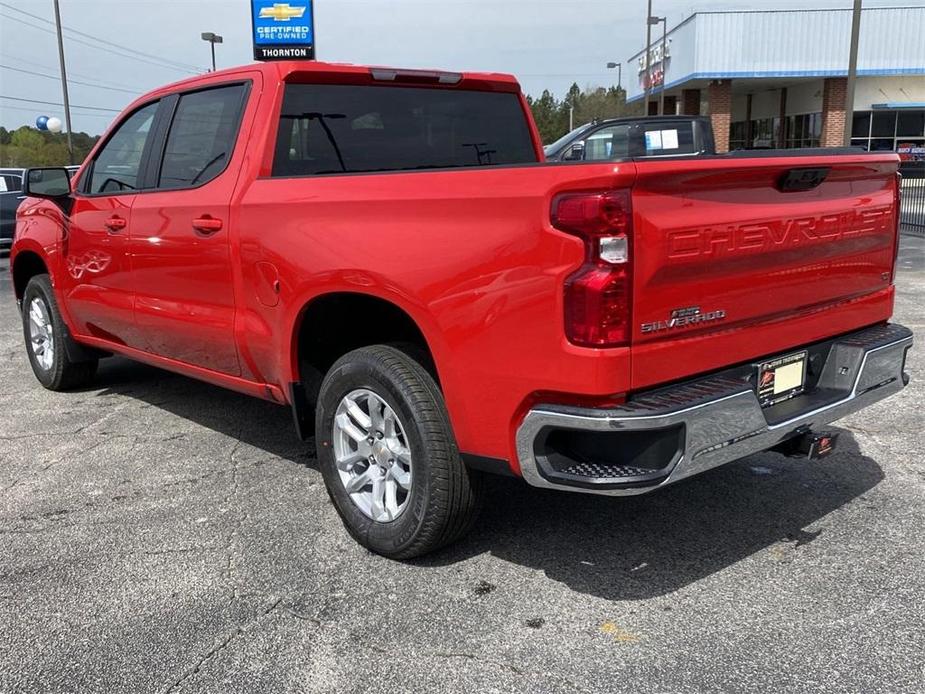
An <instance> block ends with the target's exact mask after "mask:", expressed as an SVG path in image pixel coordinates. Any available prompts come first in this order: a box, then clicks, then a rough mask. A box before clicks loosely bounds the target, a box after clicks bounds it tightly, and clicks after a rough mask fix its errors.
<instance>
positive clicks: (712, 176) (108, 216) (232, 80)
mask: <svg viewBox="0 0 925 694" xmlns="http://www.w3.org/2000/svg"><path fill="white" fill-rule="evenodd" d="M897 166H898V159H897V157H896V155H894V154H879V153H871V154H867V153H859V152H856V151H838V150H811V151H803V152H800V151H777V152H761V153H737V154H731V155H719V156H695V157H691V156H681V157H659V158H650V157H642V158H635V159H634V158H621V159H619V160H616V161H606V162H584V161H580V162H561V163H559V162H556V163H550V162H546V161H545V160H544V157H543V150H542V145H541V142H540V139H539V137H538V133H537V130H536V127H535V125H534V123H533V120H532V118H531V116H530V111H529V108H528V106H527V103H526V101H525V99H524V97H523V95H522V94H521V90H520V87H519V86H518V83H517V82H516V81H515V79H514V78H513V77H511V76H507V75H502V74H475V73H466V74H457V73H451V72H443V71H421V70H401V69H390V68H367V67H358V66H350V65H334V64H325V63H320V62H277V63H268V64H261V65H249V66H246V67H241V68H236V69H230V70H224V71H220V72H214V73H209V74H208V75H203V76H198V77H195V78H193V79H190V80H187V81H184V82H180V83H177V84H173V85H171V86H168V87H164V88H162V89H159V90H157V91H154V92H151V93H150V94H147V95H146V96H143V97H141V98H140V99H138V100H137V101H136V102H134V103H133V104H132V105H131V106H130V107H129V108H128V109H127V110H126V111H125V112H124V113H123V114H122V115H121V116H119V117H118V118H117V119H116V121H115V122H114V124H113V125H112V126H111V127H110V129H109V130H108V132H107V133H106V134H105V135H104V136H103V137H102V138H101V140H100V142H99V143H98V144H97V146H96V147H95V149H94V150H93V151H92V153H91V154H90V155H89V158H88V159H87V161H86V162H85V163H84V164H83V166H82V168H81V170H80V171H79V172H78V174H77V175H76V176H75V177H74V180H73V181H70V182H69V181H68V177H67V175H66V172H65V171H64V169H54V168H44V169H32V170H30V171H29V172H28V173H27V175H26V180H25V187H26V191H25V192H26V194H27V195H28V196H29V198H28V199H27V200H25V201H24V202H23V204H22V206H21V207H20V209H19V212H18V217H17V227H16V237H15V241H14V245H13V249H12V254H11V265H12V277H13V282H14V287H15V294H16V298H17V300H18V301H19V304H20V308H21V313H22V318H23V328H24V334H25V344H26V348H27V351H28V357H29V360H30V362H31V365H32V369H33V370H34V372H35V376H36V377H37V379H38V380H39V382H40V383H41V384H42V385H43V386H45V387H46V388H49V389H51V390H66V389H68V388H75V387H85V386H86V385H87V384H88V383H90V381H91V379H92V378H93V376H94V373H95V371H96V369H97V363H98V361H99V359H100V358H103V357H105V356H108V355H113V354H117V355H123V356H126V357H129V358H131V359H135V360H138V361H140V362H145V363H147V364H150V365H154V366H157V367H162V368H164V369H168V370H171V371H175V372H177V373H180V374H184V375H186V376H190V377H194V378H198V379H202V380H204V381H208V382H210V383H213V384H218V385H221V386H225V387H227V388H230V389H233V390H236V391H239V392H241V393H246V394H248V395H252V396H255V397H258V398H264V399H266V400H269V401H272V402H275V403H278V404H280V405H283V406H288V407H289V408H290V409H291V411H292V413H293V415H294V419H295V425H296V429H297V432H298V434H299V436H301V437H302V438H303V439H309V438H312V437H313V438H314V442H315V446H316V450H317V457H318V464H319V467H320V470H321V473H322V474H323V477H324V481H325V483H326V486H327V490H328V492H329V494H330V496H331V499H332V500H333V503H334V505H335V506H336V508H337V511H338V512H339V514H340V516H341V517H342V519H343V522H344V525H345V527H346V529H347V530H348V531H349V532H350V534H351V535H352V536H353V537H354V538H356V540H357V541H358V542H360V543H361V544H362V545H364V546H366V547H367V548H369V549H370V550H372V551H374V552H378V553H380V554H383V555H386V556H389V557H393V558H399V559H406V558H410V557H414V556H418V555H421V554H423V553H426V552H429V551H432V550H434V549H436V548H438V547H441V546H443V545H445V544H447V543H449V542H452V541H453V540H455V539H457V538H459V537H460V536H461V535H462V534H463V533H465V532H466V531H467V529H468V528H469V527H470V526H471V525H472V523H473V519H474V518H475V515H476V512H477V509H478V507H479V499H480V496H481V494H482V490H483V484H484V479H485V477H484V473H486V472H495V473H504V474H509V475H515V476H519V477H521V478H522V479H523V480H525V481H526V482H527V483H529V484H530V485H534V486H536V487H544V488H548V489H557V490H563V491H572V492H590V493H596V494H607V495H628V494H642V493H644V492H649V491H652V490H655V489H659V488H661V487H664V486H666V485H669V484H673V483H675V482H678V481H680V480H682V479H684V478H686V477H690V476H691V475H695V474H698V473H701V472H703V471H705V470H709V469H711V468H715V467H717V466H719V465H722V464H724V463H728V462H730V461H732V460H735V459H738V458H742V457H743V456H747V455H749V454H751V453H754V452H757V451H762V450H766V449H772V448H775V449H777V450H780V451H787V452H790V453H794V452H797V451H803V452H804V453H805V454H808V455H810V456H813V457H818V456H821V455H824V454H825V453H827V452H829V451H830V450H831V449H832V447H833V445H834V436H833V435H831V434H829V433H827V432H826V431H825V429H824V427H825V425H827V424H829V423H830V422H832V421H834V420H837V419H839V418H840V417H843V416H844V415H846V414H849V413H852V412H855V411H857V410H859V409H861V408H863V407H865V406H867V405H870V404H871V403H874V402H876V401H878V400H881V399H883V398H885V397H887V396H890V395H892V394H894V393H897V392H898V391H900V390H901V389H902V388H903V387H904V386H905V385H906V384H907V382H908V376H907V375H906V373H905V371H904V367H905V358H906V353H907V350H908V349H909V348H910V346H911V344H912V335H911V333H910V331H909V330H907V329H906V328H904V327H902V326H899V325H896V324H893V323H890V322H889V321H890V316H891V313H892V310H893V298H894V285H893V273H894V266H895V260H896V253H897V233H898V227H897V218H898V215H897V200H898V194H899V193H898V191H899V189H898V177H897Z"/></svg>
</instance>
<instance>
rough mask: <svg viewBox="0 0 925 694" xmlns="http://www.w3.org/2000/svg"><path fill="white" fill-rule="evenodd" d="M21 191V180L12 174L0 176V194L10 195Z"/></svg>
mask: <svg viewBox="0 0 925 694" xmlns="http://www.w3.org/2000/svg"><path fill="white" fill-rule="evenodd" d="M21 190H22V179H21V178H20V177H19V176H16V175H14V174H2V175H0V193H12V192H17V193H18V192H19V191H21Z"/></svg>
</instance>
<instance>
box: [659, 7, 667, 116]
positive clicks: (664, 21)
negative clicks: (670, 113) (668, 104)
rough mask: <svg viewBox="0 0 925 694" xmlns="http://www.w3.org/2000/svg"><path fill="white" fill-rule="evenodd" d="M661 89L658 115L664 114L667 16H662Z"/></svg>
mask: <svg viewBox="0 0 925 694" xmlns="http://www.w3.org/2000/svg"><path fill="white" fill-rule="evenodd" d="M661 19H662V90H661V91H660V92H659V94H658V115H660V116H664V115H665V78H666V77H667V76H668V75H667V74H665V73H666V72H667V70H666V69H665V68H666V67H667V65H668V52H667V51H668V17H667V16H666V17H662V18H661Z"/></svg>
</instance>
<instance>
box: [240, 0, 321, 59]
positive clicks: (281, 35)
mask: <svg viewBox="0 0 925 694" xmlns="http://www.w3.org/2000/svg"><path fill="white" fill-rule="evenodd" d="M251 21H252V23H253V28H254V59H255V60H292V59H299V58H301V59H307V60H312V59H313V58H314V57H315V22H314V16H313V13H312V0H301V1H300V2H276V1H275V0H251Z"/></svg>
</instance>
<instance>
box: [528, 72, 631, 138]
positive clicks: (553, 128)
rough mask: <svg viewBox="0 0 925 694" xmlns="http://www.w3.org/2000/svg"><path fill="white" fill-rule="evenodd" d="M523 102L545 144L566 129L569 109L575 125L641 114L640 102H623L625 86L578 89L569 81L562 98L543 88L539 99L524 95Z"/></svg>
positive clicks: (576, 85)
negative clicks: (524, 99)
mask: <svg viewBox="0 0 925 694" xmlns="http://www.w3.org/2000/svg"><path fill="white" fill-rule="evenodd" d="M527 102H528V103H529V104H530V108H531V109H532V111H533V119H534V120H535V121H536V127H537V129H538V130H539V131H540V137H541V138H542V140H543V142H544V143H545V144H549V143H550V142H553V141H555V140H558V139H559V138H560V137H562V136H563V135H565V133H567V132H568V127H569V112H570V111H571V110H572V109H574V112H573V114H572V117H573V121H574V124H575V127H578V126H580V125H584V124H585V123H590V122H591V121H594V120H602V119H604V118H619V117H620V116H636V115H642V106H641V104H639V103H633V104H627V103H626V90H625V89H618V88H616V87H610V88H604V87H587V88H586V89H584V90H582V89H581V88H580V87H579V86H578V84H577V83H573V84H572V86H571V87H569V89H568V92H566V94H565V98H564V99H563V100H562V101H559V100H558V99H556V97H555V96H553V95H552V94H551V93H550V92H549V90H548V89H547V90H544V91H543V94H542V96H540V98H539V99H533V98H532V97H529V96H528V97H527Z"/></svg>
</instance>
